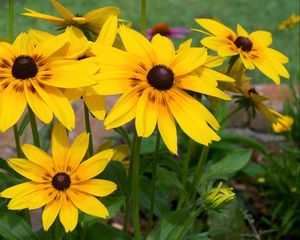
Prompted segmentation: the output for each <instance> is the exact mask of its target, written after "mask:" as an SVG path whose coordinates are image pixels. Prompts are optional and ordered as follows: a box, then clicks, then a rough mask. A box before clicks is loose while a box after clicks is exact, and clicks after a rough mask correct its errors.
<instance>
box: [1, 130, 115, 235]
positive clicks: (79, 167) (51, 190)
mask: <svg viewBox="0 0 300 240" xmlns="http://www.w3.org/2000/svg"><path fill="white" fill-rule="evenodd" d="M88 142H89V134H87V133H82V134H80V135H79V136H78V137H77V138H76V139H75V140H74V142H73V144H72V145H71V146H69V143H68V137H67V133H66V130H65V129H64V127H63V126H62V125H61V124H56V125H55V126H54V129H53V132H52V157H51V156H49V155H48V154H47V153H46V152H44V151H43V150H41V149H39V148H37V147H35V146H33V145H30V144H24V145H23V146H22V150H23V152H24V154H25V156H26V157H27V158H28V160H27V159H22V158H11V159H9V160H8V164H9V166H10V167H12V168H13V169H14V170H15V171H16V172H18V173H19V174H21V175H23V176H24V177H26V178H28V179H30V180H31V181H29V182H24V183H21V184H18V185H16V186H13V187H10V188H8V189H6V190H4V191H3V192H1V193H0V196H1V197H4V198H11V200H10V202H9V203H8V208H9V209H11V210H21V209H25V208H28V209H37V208H41V207H43V206H45V207H44V209H43V214H42V220H43V227H44V229H45V230H46V231H47V230H48V229H49V228H50V226H51V225H52V224H53V222H54V220H55V219H56V217H57V216H58V215H59V219H60V221H61V223H62V224H63V226H64V228H65V231H66V232H69V231H72V230H74V228H75V227H76V225H77V222H78V209H80V210H81V211H83V212H85V213H87V214H90V215H93V216H96V217H101V218H107V217H108V215H109V213H108V211H107V209H106V208H105V206H104V205H103V204H102V203H101V202H100V201H99V200H98V199H97V198H96V197H95V196H97V197H103V196H107V195H108V194H110V193H112V192H113V191H114V190H115V189H116V184H115V183H113V182H111V181H107V180H102V179H92V178H93V177H95V176H97V175H98V174H99V173H101V172H102V171H103V170H104V168H105V167H106V165H107V164H108V162H109V161H110V159H111V157H112V156H113V154H114V152H113V150H112V149H108V150H105V151H102V152H100V153H97V154H95V155H94V156H92V157H91V158H89V159H87V160H86V161H84V162H81V161H82V159H83V157H84V155H85V153H86V150H87V148H88Z"/></svg>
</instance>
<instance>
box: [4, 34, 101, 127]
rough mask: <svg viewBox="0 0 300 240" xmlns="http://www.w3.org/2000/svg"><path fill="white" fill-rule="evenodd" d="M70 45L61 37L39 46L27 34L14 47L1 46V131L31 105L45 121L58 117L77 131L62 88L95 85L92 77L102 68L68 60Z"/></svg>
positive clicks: (21, 36) (22, 35)
mask: <svg viewBox="0 0 300 240" xmlns="http://www.w3.org/2000/svg"><path fill="white" fill-rule="evenodd" d="M66 44H67V42H66V41H65V38H64V37H62V36H57V37H54V38H51V39H49V40H46V41H43V42H41V43H39V44H38V45H35V43H34V41H33V40H32V39H31V37H30V36H29V35H28V34H27V33H21V34H20V35H19V36H18V37H17V39H16V40H15V41H14V43H13V44H12V45H11V44H9V43H6V42H1V43H0V131H2V132H3V131H6V130H7V129H8V128H10V127H11V126H12V125H14V124H15V123H16V122H17V121H18V120H19V118H20V117H21V115H22V113H23V112H24V110H25V107H26V105H27V104H28V105H29V106H30V108H31V109H32V111H33V112H34V113H35V115H36V116H37V117H38V118H39V119H40V120H41V121H42V122H44V123H50V121H51V120H52V118H53V114H54V115H55V116H56V117H57V119H58V120H59V121H60V122H61V123H63V125H64V126H65V127H66V128H68V129H72V128H74V125H75V115H74V112H73V109H72V107H71V105H70V103H69V101H68V99H67V98H66V97H65V95H64V94H63V92H62V91H61V90H60V89H59V88H77V87H84V86H89V85H93V84H95V82H94V80H93V79H92V75H93V74H94V73H96V72H97V71H98V70H99V66H98V65H97V64H96V63H94V62H88V61H85V62H80V61H77V60H64V59H63V58H62V57H63V55H62V52H63V48H64V46H65V45H66Z"/></svg>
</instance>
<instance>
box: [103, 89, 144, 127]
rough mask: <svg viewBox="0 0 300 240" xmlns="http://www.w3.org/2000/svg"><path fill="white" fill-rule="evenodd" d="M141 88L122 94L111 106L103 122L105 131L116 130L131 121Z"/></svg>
mask: <svg viewBox="0 0 300 240" xmlns="http://www.w3.org/2000/svg"><path fill="white" fill-rule="evenodd" d="M141 89H142V88H141V87H139V86H137V87H135V88H132V89H131V90H130V91H128V92H126V93H124V94H123V95H122V96H121V97H120V98H119V99H118V101H117V102H116V103H115V105H114V106H113V108H112V110H111V111H110V113H109V114H108V116H107V117H106V118H105V120H104V125H105V127H106V129H111V128H116V127H119V126H121V125H124V124H125V123H128V122H129V121H131V120H132V119H133V118H134V117H135V114H136V107H137V103H138V101H139V97H138V94H137V93H138V91H140V90H141Z"/></svg>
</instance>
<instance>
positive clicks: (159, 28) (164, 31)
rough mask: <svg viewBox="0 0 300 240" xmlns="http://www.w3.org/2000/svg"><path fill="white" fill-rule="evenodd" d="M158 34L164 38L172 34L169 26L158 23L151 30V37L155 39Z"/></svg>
mask: <svg viewBox="0 0 300 240" xmlns="http://www.w3.org/2000/svg"><path fill="white" fill-rule="evenodd" d="M158 33H159V34H160V35H162V36H168V35H170V34H171V30H170V28H169V26H168V25H167V24H165V23H157V24H155V25H154V26H153V27H152V29H151V37H154V36H155V35H156V34H158Z"/></svg>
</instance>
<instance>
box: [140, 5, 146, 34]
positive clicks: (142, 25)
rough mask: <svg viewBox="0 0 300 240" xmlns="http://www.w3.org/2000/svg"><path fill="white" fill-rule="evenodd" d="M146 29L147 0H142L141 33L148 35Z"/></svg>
mask: <svg viewBox="0 0 300 240" xmlns="http://www.w3.org/2000/svg"><path fill="white" fill-rule="evenodd" d="M146 31H147V15H146V0H141V33H142V34H143V35H145V36H146Z"/></svg>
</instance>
